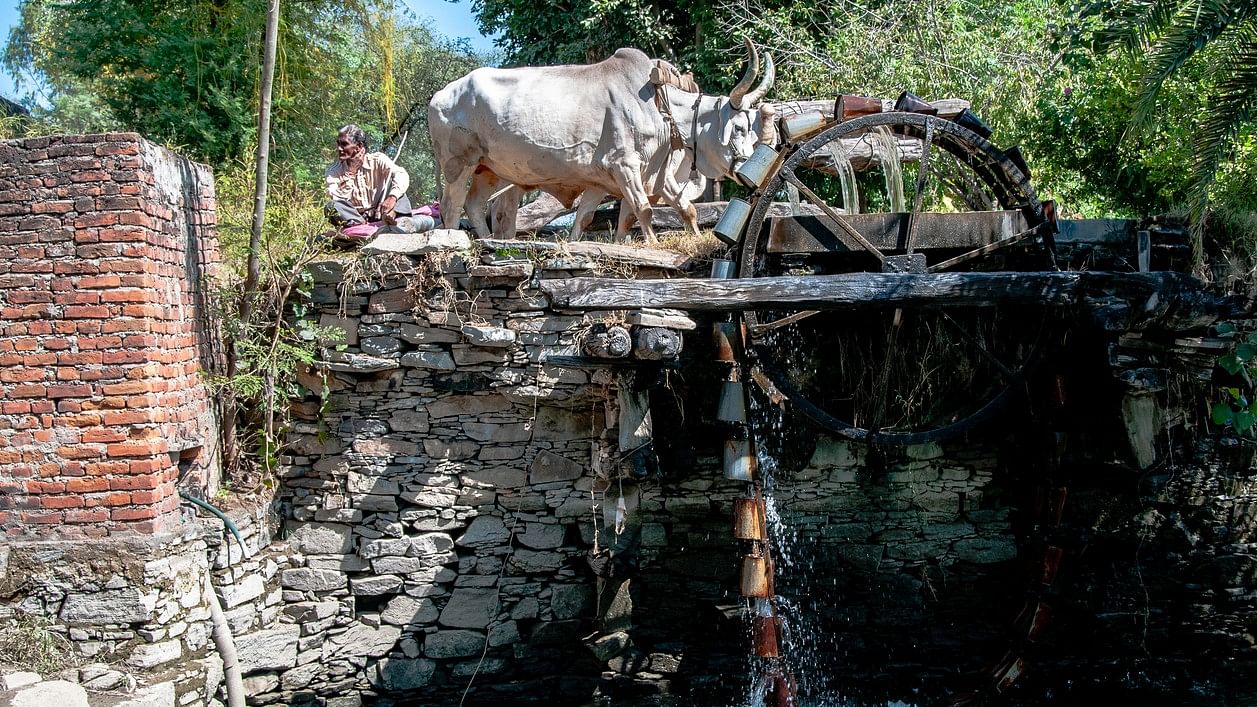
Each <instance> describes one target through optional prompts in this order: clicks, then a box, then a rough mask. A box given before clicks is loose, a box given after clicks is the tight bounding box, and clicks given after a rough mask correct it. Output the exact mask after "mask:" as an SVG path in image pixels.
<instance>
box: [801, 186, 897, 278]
mask: <svg viewBox="0 0 1257 707" xmlns="http://www.w3.org/2000/svg"><path fill="white" fill-rule="evenodd" d="M780 174H781V176H782V178H784V179H785V180H786V181H787V182H790V183H791V184H793V185H794V187H795V188H796V189H798V190H799V193H800V194H802V195H803V196H804V197H806V198H807V200H808V201H810V202H812V204H814V205H815V206H817V207H818V208H820V210H821V211H823V212H824V213H825V215H826V216H828V217H829V218H830V220H832V221H833V222H834V223H836V224H838V227H839V228H841V229H842V230H843V232H844V233H846V235H848V236H850V237H852V238H854V239H855V240H856V242H857V243H859V244H860V245H861V246H863V247H864V249H865V250H867V251H868V252H870V253H872V254H873V255H874V256H875V257H876V258H877V261H878V262H879V263H880V262H884V261H885V260H886V256H884V255H882V251H880V250H878V249H877V246H875V245H873V244H872V243H869V242H868V240H866V239H865V238H864V236H862V235H860V232H859V231H857V230H855V228H853V227H852V226H851V224H849V223H847V220H846V219H844V218H843V217H842V215H841V214H839V213H838V212H837V211H834V209H833V207H832V206H830V205H829V204H827V203H825V200H824V199H822V198H820V197H819V196H817V195H816V192H814V191H812V189H811V188H810V187H808V186H807V185H806V184H804V183H803V182H802V181H800V180H799V178H798V177H797V176H795V174H794V170H792V169H789V168H783V169H782V170H781V172H780Z"/></svg>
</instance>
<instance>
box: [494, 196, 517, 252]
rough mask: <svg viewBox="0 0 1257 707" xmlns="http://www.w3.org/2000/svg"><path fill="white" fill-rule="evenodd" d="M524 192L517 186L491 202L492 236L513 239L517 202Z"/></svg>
mask: <svg viewBox="0 0 1257 707" xmlns="http://www.w3.org/2000/svg"><path fill="white" fill-rule="evenodd" d="M523 196H524V190H523V189H522V188H521V187H520V186H519V185H517V184H513V185H511V188H510V189H507V190H506V191H504V192H502V193H501V194H499V195H498V198H497V199H494V201H493V235H494V236H496V237H498V238H504V239H506V240H511V239H512V238H514V237H515V233H516V223H515V218H516V217H517V216H518V215H519V200H520V198H521V197H523Z"/></svg>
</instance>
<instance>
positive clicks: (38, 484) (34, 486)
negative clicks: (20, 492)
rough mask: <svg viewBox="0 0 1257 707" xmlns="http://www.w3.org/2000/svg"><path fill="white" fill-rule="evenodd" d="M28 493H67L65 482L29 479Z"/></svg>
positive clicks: (27, 484) (27, 483)
mask: <svg viewBox="0 0 1257 707" xmlns="http://www.w3.org/2000/svg"><path fill="white" fill-rule="evenodd" d="M26 493H65V482H63V481H27V482H26Z"/></svg>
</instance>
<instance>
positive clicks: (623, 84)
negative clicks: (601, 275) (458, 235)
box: [428, 42, 775, 241]
mask: <svg viewBox="0 0 1257 707" xmlns="http://www.w3.org/2000/svg"><path fill="white" fill-rule="evenodd" d="M747 48H748V53H749V54H750V62H749V65H748V67H747V70H746V73H745V74H744V75H743V76H742V80H741V81H739V82H738V85H737V86H735V87H734V89H733V90H732V91H730V93H729V96H728V97H725V96H704V95H701V94H696V93H688V92H685V91H682V90H680V89H677V88H674V87H668V88H666V89H664V90H663V91H662V96H661V98H662V99H663V102H664V104H665V106H666V108H667V110H668V111H669V112H670V113H671V116H672V121H673V123H674V124H675V127H676V130H677V132H678V133H679V135H680V138H681V142H682V143H683V146H682V147H680V148H679V149H678V148H674V145H673V141H672V126H671V125H670V124H669V122H668V120H667V118H666V117H665V115H664V113H661V111H660V109H659V108H658V107H657V104H656V102H655V100H656V99H655V91H656V86H655V85H654V84H653V83H651V69H652V68H653V67H654V62H653V61H652V60H651V59H650V58H649V57H647V56H646V55H645V54H643V53H642V52H641V51H638V50H637V49H620V50H619V51H617V52H616V53H615V54H613V55H612V56H611V57H610V58H608V59H606V60H604V61H601V62H599V63H597V64H590V65H569V66H548V67H523V68H516V69H495V68H481V69H476V70H475V71H472V72H471V73H469V74H467V75H466V76H464V77H462V78H460V79H458V80H456V81H453V82H451V83H450V84H449V85H447V86H445V88H442V89H441V90H440V91H437V93H436V95H434V96H433V97H432V101H431V102H430V103H429V104H428V130H429V131H430V133H431V137H432V146H433V150H434V152H435V155H436V160H437V165H438V168H439V169H440V170H441V174H442V177H443V178H444V180H445V188H444V191H443V193H442V195H441V213H442V215H443V216H444V217H445V220H446V222H447V223H451V224H453V223H456V219H457V218H458V217H460V216H461V215H462V212H463V209H464V207H466V211H467V218H468V220H469V221H471V225H472V228H473V229H474V230H475V232H476V234H477V235H478V236H482V237H483V236H487V235H489V225H488V219H487V215H488V214H487V211H488V208H487V201H488V198H489V195H490V194H491V193H492V191H493V190H494V189H495V188H496V187H497V186H498V185H503V184H507V185H517V186H516V187H515V189H516V190H517V191H512V192H511V193H508V194H505V195H504V196H505V197H506V198H507V199H509V200H510V201H511V202H514V198H515V197H517V196H518V193H519V191H518V190H528V189H541V190H543V191H546V192H549V193H550V194H553V195H554V196H555V197H557V198H558V199H559V201H561V202H563V204H564V205H565V206H568V207H571V205H572V203H573V202H574V201H575V200H576V198H577V197H578V196H580V197H581V198H580V208H579V210H578V212H577V214H576V227H575V228H574V233H573V237H578V235H579V229H580V228H581V227H582V225H583V221H584V220H585V219H586V218H587V217H588V215H589V214H591V213H592V211H593V209H594V208H595V207H596V206H597V204H598V202H600V201H601V200H602V198H603V197H605V196H607V195H612V196H618V197H621V198H623V199H624V203H623V205H622V206H621V209H620V221H619V224H618V225H617V227H616V239H617V240H624V239H625V238H626V237H627V231H628V227H629V226H630V225H631V224H632V221H633V220H634V219H637V220H638V221H639V222H640V224H641V229H642V233H643V234H644V236H645V238H646V240H648V241H653V240H654V238H655V236H654V229H653V227H652V226H651V214H650V202H651V200H652V199H662V200H663V201H664V202H665V203H667V204H669V205H671V206H673V207H674V208H676V209H677V211H678V212H679V213H680V214H681V216H682V218H683V219H684V220H685V221H686V223H687V225H688V226H689V228H690V230H691V231H693V232H694V233H697V232H698V226H697V215H696V213H695V210H694V206H693V204H691V203H690V195H689V194H687V193H686V189H685V187H686V186H687V185H688V184H691V182H689V181H683V180H684V179H685V175H688V174H690V172H691V165H694V166H695V167H696V169H697V173H698V174H700V175H702V176H704V177H707V178H709V179H716V178H720V177H732V176H733V170H734V169H735V168H736V166H737V164H739V163H740V162H741V161H742V160H745V159H746V158H747V157H749V156H750V154H751V151H752V150H753V149H754V147H755V143H756V142H757V141H758V140H759V139H760V137H761V135H763V136H764V138H765V139H766V140H767V141H771V140H772V137H770V136H773V135H774V133H773V130H774V128H773V126H772V125H771V120H770V119H768V120H766V119H765V115H771V113H770V112H769V111H765V112H763V113H761V111H760V110H758V109H757V104H758V102H759V101H760V100H761V99H763V97H764V94H765V93H767V91H768V89H769V88H770V87H771V85H772V82H773V78H774V76H775V70H774V67H773V62H772V57H771V56H768V57H766V58H765V62H764V71H763V76H762V78H761V80H760V82H759V85H757V86H755V87H754V88H752V85H753V84H755V80H756V77H757V76H758V75H759V73H760V72H759V60H758V55H757V52H756V51H755V49H754V47H753V46H751V44H750V43H749V42H748V43H747ZM678 175H681V179H678ZM582 194H583V196H582ZM514 211H515V209H514V208H511V207H510V205H509V202H508V207H507V208H504V209H501V210H500V211H499V216H500V217H501V218H499V219H497V221H498V224H496V225H497V226H498V231H499V233H498V235H500V236H501V235H504V232H505V233H506V234H510V233H513V232H514V217H515V214H514Z"/></svg>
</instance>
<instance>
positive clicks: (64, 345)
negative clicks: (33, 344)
mask: <svg viewBox="0 0 1257 707" xmlns="http://www.w3.org/2000/svg"><path fill="white" fill-rule="evenodd" d="M43 344H44V350H46V351H64V350H66V349H68V348H70V346H72V345H73V342H71V341H70V340H69V339H67V338H65V337H64V336H48V337H45V338H44V339H43Z"/></svg>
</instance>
